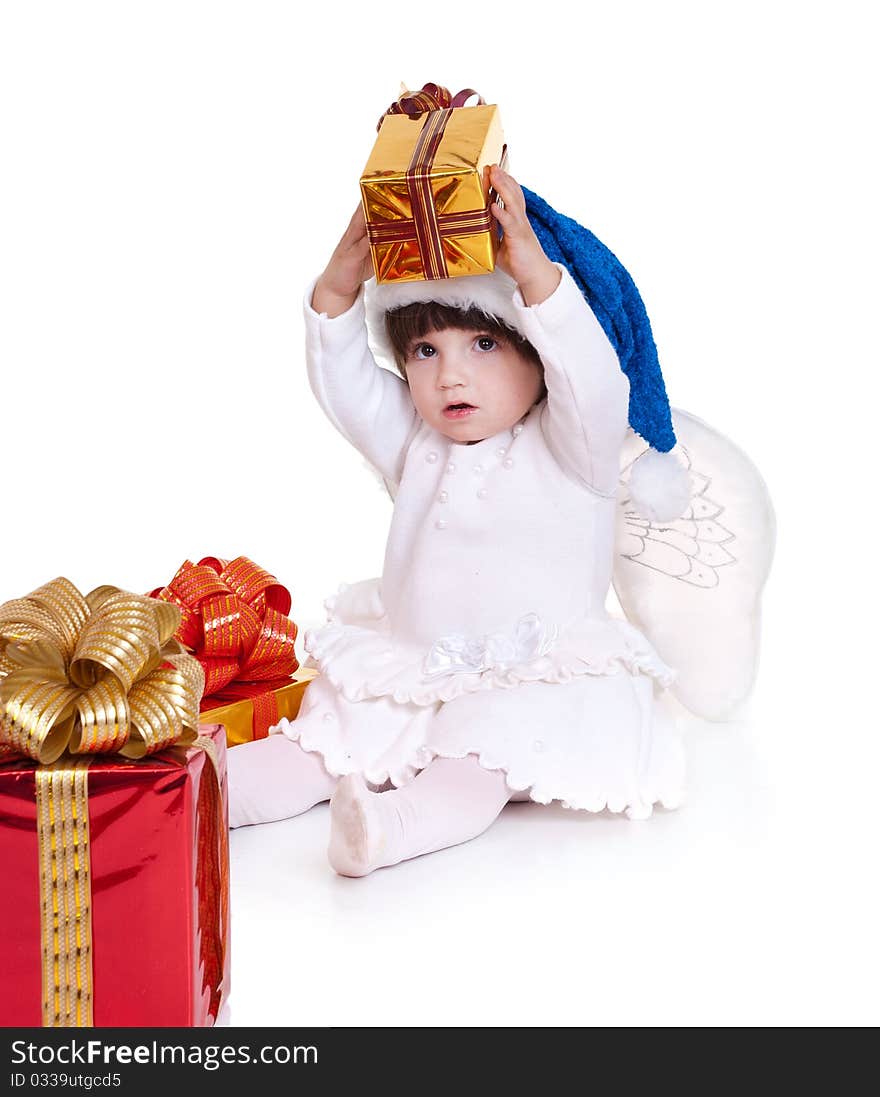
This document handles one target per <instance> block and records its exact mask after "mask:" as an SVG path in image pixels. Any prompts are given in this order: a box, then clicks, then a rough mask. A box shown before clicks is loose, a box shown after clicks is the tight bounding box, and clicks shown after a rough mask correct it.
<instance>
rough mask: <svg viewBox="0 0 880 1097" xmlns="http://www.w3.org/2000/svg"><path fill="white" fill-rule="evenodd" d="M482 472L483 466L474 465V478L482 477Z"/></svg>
mask: <svg viewBox="0 0 880 1097" xmlns="http://www.w3.org/2000/svg"><path fill="white" fill-rule="evenodd" d="M482 472H483V466H482V465H474V476H480V475H482Z"/></svg>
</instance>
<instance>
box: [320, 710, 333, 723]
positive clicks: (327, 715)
mask: <svg viewBox="0 0 880 1097" xmlns="http://www.w3.org/2000/svg"><path fill="white" fill-rule="evenodd" d="M322 719H323V721H324V723H325V724H330V723H332V722H333V721H334V720H335V719H336V717H335V716H334V715H333V713H332V712H325V713H324V715H323V717H322Z"/></svg>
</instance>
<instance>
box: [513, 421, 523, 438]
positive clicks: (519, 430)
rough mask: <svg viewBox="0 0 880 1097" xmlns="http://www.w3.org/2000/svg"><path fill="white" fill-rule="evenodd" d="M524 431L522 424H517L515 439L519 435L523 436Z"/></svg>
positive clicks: (514, 431) (514, 432)
mask: <svg viewBox="0 0 880 1097" xmlns="http://www.w3.org/2000/svg"><path fill="white" fill-rule="evenodd" d="M522 429H523V428H522V423H517V424H516V426H515V427H514V428H513V434H514V437H516V435H517V434H522Z"/></svg>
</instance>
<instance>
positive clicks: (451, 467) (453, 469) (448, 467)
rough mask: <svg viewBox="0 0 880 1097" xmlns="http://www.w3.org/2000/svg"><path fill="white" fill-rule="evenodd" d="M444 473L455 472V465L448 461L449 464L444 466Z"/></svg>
mask: <svg viewBox="0 0 880 1097" xmlns="http://www.w3.org/2000/svg"><path fill="white" fill-rule="evenodd" d="M446 471H447V472H455V465H454V464H453V462H452V461H450V462H449V464H448V465H447V466H446Z"/></svg>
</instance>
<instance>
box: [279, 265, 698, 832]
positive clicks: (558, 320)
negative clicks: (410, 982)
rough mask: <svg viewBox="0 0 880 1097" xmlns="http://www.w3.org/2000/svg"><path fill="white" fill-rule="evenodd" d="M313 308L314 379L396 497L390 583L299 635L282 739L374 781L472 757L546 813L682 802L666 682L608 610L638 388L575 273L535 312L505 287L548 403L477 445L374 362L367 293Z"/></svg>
mask: <svg viewBox="0 0 880 1097" xmlns="http://www.w3.org/2000/svg"><path fill="white" fill-rule="evenodd" d="M560 269H562V268H560ZM309 300H310V294H309V297H307V303H306V326H307V356H308V368H309V377H310V381H311V384H312V388H313V390H314V392H315V395H316V396H317V398H318V400H319V402H320V403H321V405H322V407H323V408H324V410H325V412H326V413H327V415H328V416H329V418H330V419H331V421H332V422H333V423H334V425H335V426H336V427H337V428H338V429H339V430H340V431H341V432H342V434H343V435H344V436H345V437H346V438H347V439H348V440H349V441H350V442H351V443H352V444H353V445H354V446H356V447H357V448H358V449H359V450H360V451H361V453H363V454H364V456H365V457H366V458H367V460H369V461H370V462H371V463H372V464H373V465H374V466H375V467H376V468H377V469H378V470H379V472H380V473H381V474H382V476H383V477H384V478H385V480H386V482H388V483H389V485H390V486H391V488H392V491H393V494H394V495H395V506H394V516H393V519H392V523H391V529H390V533H389V537H388V543H387V547H386V554H385V563H384V569H383V574H382V577H381V579H375V580H368V581H366V582H361V583H356V584H354V585H352V586H350V587H347V588H344V589H343V590H342V591H341V593H340V594H339V595H338V596H337V597H335V598H333V599H330V600H329V601H328V602H327V608H328V612H329V622H328V624H327V625H326V626H324V627H322V628H319V629H315V630H313V631H310V632H309V633H307V635H306V637H305V646H306V650H307V651H308V653H309V655H310V656H311V660H310V663H311V665H314V666H317V668H318V669H319V670H320V672H321V673H320V677H318V678H317V679H316V680H315V681H314V682H313V683H312V684H311V685H310V686H309V688H308V690H307V692H306V696H305V698H304V700H303V705H302V709H301V712H300V715H299V716H298V718H297V719H296V720H294V721H292V722H289V721H287V720H282V722H281V724H280V725H278V727H277V728H275V729H273V730H274V731H276V732H283V733H284V734H286V735H287V736H289V737H290V738H292V739H294V740H299V742H300V744H301V745H302V747H303V748H304V749H306V750H308V751H315V752H317V753H319V754H320V755H321V757H322V758H323V760H324V764H325V766H326V767H327V769H328V770H329V772H330V773H332V774H334V775H342V774H346V773H350V772H353V771H358V772H361V773H362V774H363V775H364V776H365V778H366V779H367V781H369V782H370V783H371V784H372V785H373V786H374V787H381V786H383V785H385V784H387V783H390V784H392V785H395V786H400V785H403V784H406V783H407V782H408V781H410V780H411V779H412V778H413V777H414V775H415V774H416V773H417V772H418V771H419V770H420V769H422V768H423V767H424V766H426V765H428V764H429V763H430V761H431V760H432V758H434V757H437V756H440V757H449V758H459V757H464V756H465V755H469V754H473V755H476V756H477V757H478V758H479V760H480V763H481V764H482V765H484V766H485V767H487V768H489V769H493V770H497V769H500V770H503V771H504V772H505V774H506V780H507V783H508V786H509V787H510V788H511V790H516V791H523V790H527V791H528V794H529V796H530V797H531V799H533V800H536V801H538V802H540V803H549V802H550V801H553V800H559V801H561V802H562V803H563V804H564V805H565V806H567V807H572V808H581V809H586V810H589V811H601V810H602V809H604V808H606V807H607V808H608V809H609V810H611V811H615V812H619V811H624V810H626V811H627V813H628V814H629V815H630V816H632V817H644V816H646V815H650V813H651V809H652V805H653V804H655V803H657V802H660V803H662V804H663V805H664V806H666V807H674V806H676V805H677V804H678V802H679V801H680V798H681V794H682V787H683V775H684V764H683V753H682V749H681V745H680V743H679V741H678V738H677V736H676V734H675V731H674V728H673V726H672V724H671V721H670V720H669V719H668V718H667V717H666V715H665V713H664V712H663V710H662V708H661V706H660V705H659V704H658V702H657V700H656V698H655V693H657V692H659V690H660V688H661V687H663V686H666V685H668V684H669V683H670V682H671V681H672V678H673V672H672V671H671V670H670V668H669V667H668V666H666V665H665V664H664V662H663V661H662V660H661V659H660V657H659V655H658V654H657V652H656V651H655V650H654V649H653V647H652V646H651V644H650V643H649V642H648V640H647V639H646V638H645V637H644V636H643V635H642V634H641V633H640V632H639V631H638V630H637V629H635V628H634V627H632V626H631V625H629V624H628V623H627V622H625V621H622V620H617V619H613V618H611V617H609V615H608V614H607V612H606V610H605V599H606V594H607V592H608V588H609V584H610V581H611V570H612V560H613V552H614V537H615V509H616V499H617V489H618V479H619V471H620V453H621V446H622V444H623V440H624V436H625V434H626V430H627V405H628V393H629V386H628V382H627V380H626V377H625V376H624V374H623V373H622V372H621V370H620V367H619V365H618V361H617V357H616V355H615V353H614V350H613V348H612V347H611V345H610V343H609V342H608V340H607V338H606V336H605V334H604V332H603V331H602V329H601V327H600V325H599V323H598V321H597V320H596V318H595V317H594V315H593V313H592V312H591V310H590V308H589V306H588V305H587V303H586V302H585V300H584V298H583V296H582V295H581V294H580V292H579V291H578V289H577V287H576V286H575V285H574V283H573V281H572V280H571V277H570V276H569V274H568V273H567V271H565V270H564V269H563V275H562V280H561V282H560V285H559V287H558V288H557V290H556V291H555V292H554V293H553V295H552V296H551V297H549V298H548V299H547V300H546V301H544V302H543V303H542V304H540V305H537V306H533V307H527V306H525V305H524V303H523V302H522V299H521V298H520V297H519V295H518V293H517V294H515V296H514V303H515V306H516V308H517V309H518V310H520V316H521V327H522V330H523V332H524V333H525V335H526V337H527V338H528V339H529V341H530V342H531V343H532V345H533V346H534V347H535V348H536V349H537V351H538V353H539V354H540V356H541V359H542V361H543V363H544V369H545V381H546V386H547V397H546V399H544V400H542V401H541V402H540V403H539V404H537V405H536V406H535V407H534V408H532V410H531V411H530V412H529V413H528V414H527V415H526V416H525V417H524V419H523V420H522V421H521V422H520V423H518V424H516V425H515V426H514V427H513V428H512V429H510V430H507V431H504V432H503V433H501V434H498V435H496V436H495V437H492V438H487V439H485V440H483V441H481V442H478V443H476V444H473V445H464V444H460V443H456V442H452V441H450V440H449V439H448V438H446V437H444V436H443V435H441V434H439V433H438V432H437V431H435V430H433V429H432V428H431V427H429V426H428V425H427V424H425V423H424V422H423V421H422V420H421V419H420V417H419V416H418V415H417V413H416V411H415V409H414V407H413V404H412V401H411V399H410V395H409V389H408V387H407V385H406V382H405V381H404V380H402V379H401V378H400V377H398V376H397V375H396V374H392V373H391V372H389V371H388V370H385V369H383V368H381V367H380V366H378V365H377V364H376V362H375V360H374V358H373V356H372V354H371V352H370V350H369V346H368V341H367V331H366V325H365V320H364V307H363V300H362V297H361V298H359V299H358V301H357V302H356V303H355V305H354V306H353V307H352V308H351V309H350V310H349V311H348V312H346V313H345V314H343V315H342V316H339V317H336V318H334V319H329V318H328V317H327V316H326V315H323V314H322V315H318V314H317V313H315V312H314V311H313V310H312V309H311V308H310V306H309V304H308V301H309Z"/></svg>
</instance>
